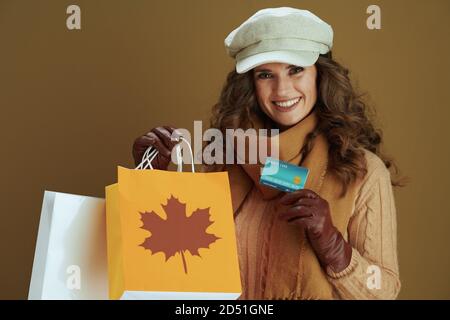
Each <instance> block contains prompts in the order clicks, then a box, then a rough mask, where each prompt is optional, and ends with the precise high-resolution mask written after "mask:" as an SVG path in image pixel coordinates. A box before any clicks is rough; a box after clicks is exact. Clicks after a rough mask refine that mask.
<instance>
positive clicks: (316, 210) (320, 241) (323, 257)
mask: <svg viewBox="0 0 450 320" xmlns="http://www.w3.org/2000/svg"><path fill="white" fill-rule="evenodd" d="M279 202H280V204H281V205H282V206H286V209H284V210H282V211H281V213H280V215H279V219H281V220H285V221H287V222H288V223H295V224H298V225H300V226H301V227H302V228H304V230H305V232H306V235H307V237H308V239H309V242H310V244H311V247H312V248H313V250H314V251H315V253H316V256H317V258H318V259H319V261H320V263H321V265H322V267H323V268H326V267H327V266H328V267H330V268H331V269H332V270H333V272H340V271H342V270H344V269H345V268H346V267H347V266H348V265H349V264H350V260H351V258H352V247H351V245H350V244H349V243H347V242H346V241H345V240H344V237H343V236H342V234H341V233H340V232H339V231H338V230H337V229H336V227H335V226H334V225H333V223H332V221H331V215H330V206H329V204H328V201H326V200H325V199H323V198H321V197H320V196H319V195H318V194H316V193H315V192H314V191H312V190H308V189H302V190H298V191H295V192H292V193H287V194H285V195H283V197H281V198H280V200H279Z"/></svg>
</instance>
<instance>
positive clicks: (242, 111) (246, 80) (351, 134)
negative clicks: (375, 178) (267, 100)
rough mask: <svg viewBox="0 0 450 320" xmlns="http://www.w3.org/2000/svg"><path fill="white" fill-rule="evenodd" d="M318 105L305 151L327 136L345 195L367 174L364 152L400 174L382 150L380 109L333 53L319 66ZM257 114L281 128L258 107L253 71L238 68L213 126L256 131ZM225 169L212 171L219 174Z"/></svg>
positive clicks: (331, 166) (229, 79) (331, 165)
mask: <svg viewBox="0 0 450 320" xmlns="http://www.w3.org/2000/svg"><path fill="white" fill-rule="evenodd" d="M316 67H317V78H316V85H317V88H318V95H317V102H316V104H315V106H314V110H316V113H317V116H318V119H319V121H318V125H317V127H316V128H315V130H314V131H312V132H311V133H310V134H309V135H308V136H307V137H306V141H305V144H304V146H303V148H302V151H301V152H302V154H303V156H306V155H307V154H308V153H309V151H310V150H311V148H312V144H313V140H314V138H315V137H316V136H317V135H319V134H324V136H325V137H326V138H327V140H328V143H329V161H328V170H329V171H330V172H333V173H334V174H335V175H336V177H337V179H338V180H339V181H340V182H341V183H342V186H343V189H342V193H341V197H342V196H344V195H345V194H346V192H347V189H348V186H349V185H350V184H351V183H352V182H354V181H355V180H356V179H357V178H358V177H364V176H365V175H366V173H367V164H366V161H365V157H364V150H363V149H364V148H365V149H367V150H370V151H371V152H373V153H375V154H376V155H377V156H378V157H379V158H380V159H381V160H382V161H383V162H384V164H385V166H386V168H388V169H390V170H391V169H395V174H396V175H398V174H399V170H398V167H397V165H396V164H395V162H394V161H393V159H392V158H390V157H388V156H386V155H385V154H384V153H382V152H381V143H382V132H381V130H380V129H376V128H375V126H374V121H373V120H372V119H373V118H374V116H375V111H374V110H373V108H372V107H370V106H369V104H368V103H366V102H365V101H364V99H363V98H364V97H365V96H366V95H367V93H358V92H357V90H355V89H354V88H353V86H352V84H351V81H350V78H349V70H348V69H347V68H345V67H344V66H342V65H341V64H339V63H338V62H337V61H335V60H333V58H332V52H331V51H330V52H328V53H327V54H324V55H320V56H319V58H318V60H317V62H316ZM251 114H257V115H258V116H259V117H261V118H262V119H263V120H264V121H265V122H266V123H270V124H271V126H272V127H273V128H276V127H277V126H276V123H274V122H273V121H271V119H268V117H267V116H266V115H265V114H264V113H263V112H262V111H261V108H259V106H258V102H257V100H256V95H255V85H254V79H253V71H252V70H250V71H249V72H246V73H244V74H238V73H237V72H236V71H235V70H232V71H231V72H230V73H229V74H228V76H227V79H226V82H225V84H224V87H223V89H222V92H221V94H220V98H219V101H218V102H217V103H216V104H215V105H214V106H213V110H212V117H211V121H210V127H211V128H217V129H219V130H221V131H222V133H224V134H225V130H226V129H228V128H233V129H237V128H242V129H246V128H250V127H252V126H253V124H252V122H251ZM221 168H222V169H223V166H222V167H221V166H212V167H209V168H208V169H206V170H208V171H218V170H220V169H221ZM392 185H393V186H404V183H403V179H398V180H397V179H392Z"/></svg>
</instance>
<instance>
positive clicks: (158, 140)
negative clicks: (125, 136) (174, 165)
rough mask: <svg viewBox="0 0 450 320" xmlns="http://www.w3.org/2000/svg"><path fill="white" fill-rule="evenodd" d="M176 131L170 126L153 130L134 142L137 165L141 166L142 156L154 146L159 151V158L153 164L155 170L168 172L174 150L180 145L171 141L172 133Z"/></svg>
mask: <svg viewBox="0 0 450 320" xmlns="http://www.w3.org/2000/svg"><path fill="white" fill-rule="evenodd" d="M174 130H176V129H175V128H173V127H170V126H162V127H157V128H153V129H151V130H150V132H148V133H146V134H144V135H143V136H140V137H138V138H136V140H134V144H133V158H134V163H135V165H136V166H137V165H139V163H141V161H142V156H143V155H144V153H145V151H146V150H147V149H148V147H150V146H152V147H154V148H155V149H156V150H158V154H157V156H156V157H155V158H154V159H153V161H152V162H151V164H152V167H153V168H154V169H159V170H167V167H168V166H169V163H170V160H171V159H170V157H171V153H172V148H173V147H174V146H175V145H176V144H178V141H173V140H172V139H171V135H172V132H173V131H174Z"/></svg>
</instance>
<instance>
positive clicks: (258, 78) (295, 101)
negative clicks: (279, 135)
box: [253, 63, 317, 130]
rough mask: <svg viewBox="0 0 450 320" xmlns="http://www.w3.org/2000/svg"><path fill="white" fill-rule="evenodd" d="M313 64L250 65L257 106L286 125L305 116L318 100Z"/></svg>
mask: <svg viewBox="0 0 450 320" xmlns="http://www.w3.org/2000/svg"><path fill="white" fill-rule="evenodd" d="M316 76H317V69H316V66H315V65H312V66H309V67H299V66H294V65H288V64H286V63H267V64H264V65H260V66H258V67H255V68H254V69H253V77H254V81H255V88H256V97H257V100H258V103H259V106H260V108H261V109H262V110H263V111H264V113H265V114H266V115H267V116H269V117H270V118H271V119H272V120H273V121H275V122H276V123H277V124H278V125H279V126H280V129H282V130H283V129H286V128H289V127H290V126H293V125H294V124H296V123H298V122H299V121H301V120H302V119H303V118H305V117H306V116H307V115H308V114H309V112H310V111H311V110H312V108H313V107H314V105H315V103H316V100H317V88H316Z"/></svg>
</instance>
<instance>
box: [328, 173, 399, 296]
mask: <svg viewBox="0 0 450 320" xmlns="http://www.w3.org/2000/svg"><path fill="white" fill-rule="evenodd" d="M347 231H348V241H349V243H350V244H351V246H352V248H353V250H352V258H351V262H350V264H349V266H348V267H347V268H346V269H344V270H343V271H341V272H339V273H334V272H333V271H332V270H331V269H330V268H328V269H327V274H328V279H329V281H330V282H331V283H332V285H333V286H334V288H335V290H336V293H337V295H338V296H339V298H341V299H395V298H396V297H397V295H398V293H399V291H400V278H399V267H398V260H397V221H396V208H395V201H394V194H393V190H392V185H391V179H390V173H389V170H387V169H386V168H385V167H384V166H378V167H377V168H376V169H375V170H374V171H373V172H372V174H371V177H370V178H369V179H368V181H367V183H366V184H365V185H364V186H363V187H362V188H361V192H360V196H359V197H358V199H357V201H356V204H355V211H354V214H353V215H352V218H351V220H350V222H349V225H348V229H347Z"/></svg>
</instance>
